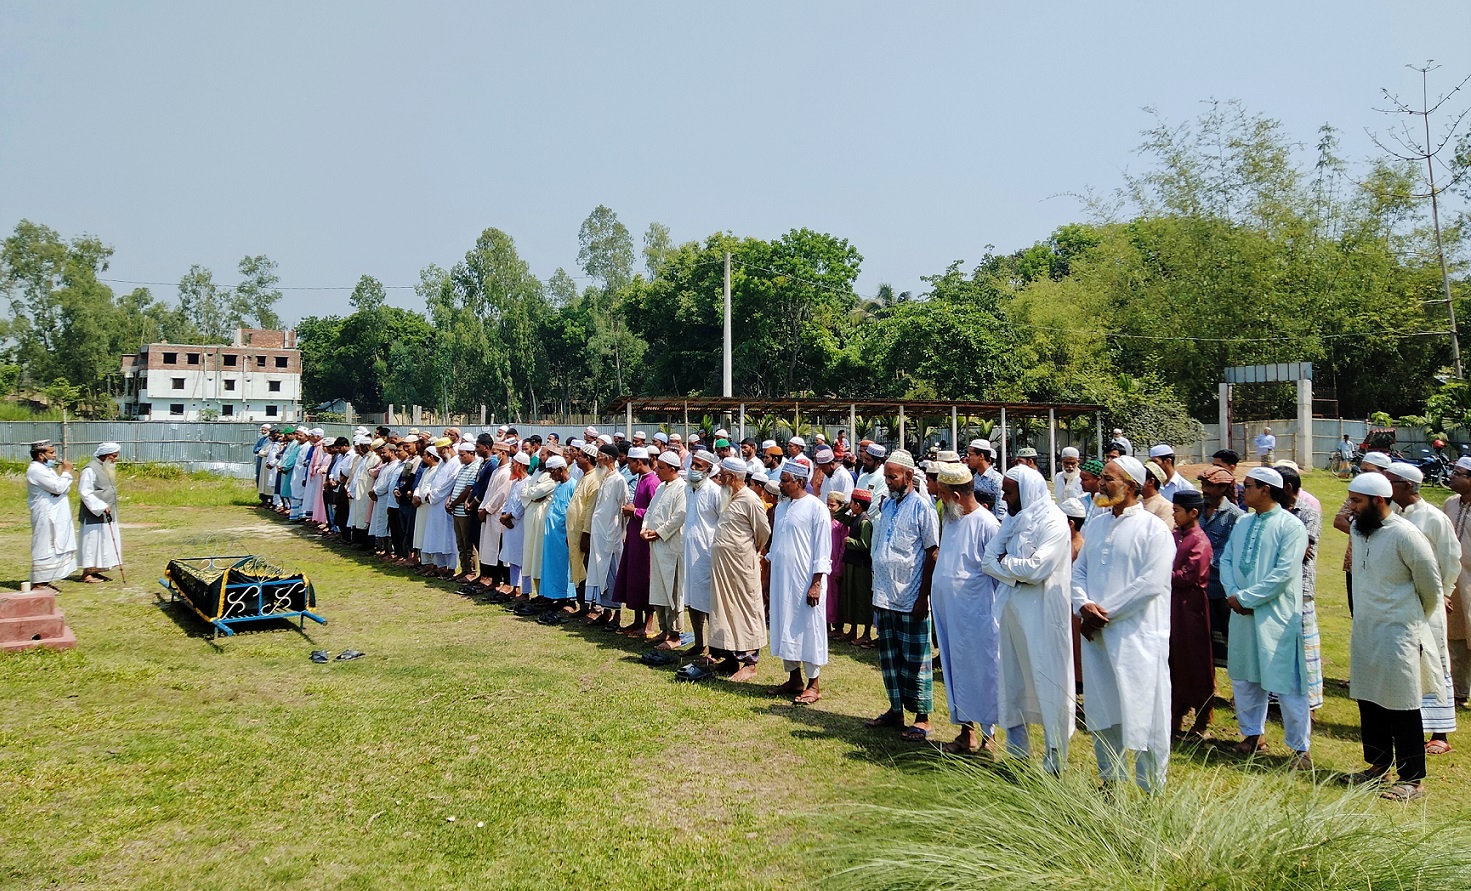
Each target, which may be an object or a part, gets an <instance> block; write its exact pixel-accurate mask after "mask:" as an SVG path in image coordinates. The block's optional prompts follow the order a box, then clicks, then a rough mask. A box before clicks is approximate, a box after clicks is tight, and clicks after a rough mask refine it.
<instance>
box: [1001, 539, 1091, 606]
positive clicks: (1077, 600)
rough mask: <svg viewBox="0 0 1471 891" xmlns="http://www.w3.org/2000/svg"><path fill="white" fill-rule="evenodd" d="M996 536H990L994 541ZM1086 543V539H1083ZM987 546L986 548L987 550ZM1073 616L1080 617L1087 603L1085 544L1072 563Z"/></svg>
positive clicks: (1086, 556) (1086, 557) (1086, 554)
mask: <svg viewBox="0 0 1471 891" xmlns="http://www.w3.org/2000/svg"><path fill="white" fill-rule="evenodd" d="M997 537H998V536H994V535H993V536H992V537H991V540H992V541H995V540H996V538H997ZM1085 542H1086V539H1085ZM989 547H990V546H989V545H987V548H988V549H989ZM1072 593H1073V615H1081V614H1082V610H1083V604H1085V603H1087V602H1088V545H1087V544H1086V543H1085V544H1084V545H1083V549H1082V550H1081V551H1079V552H1078V559H1076V560H1074V561H1073V583H1072Z"/></svg>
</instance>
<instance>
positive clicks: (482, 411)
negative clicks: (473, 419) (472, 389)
mask: <svg viewBox="0 0 1471 891" xmlns="http://www.w3.org/2000/svg"><path fill="white" fill-rule="evenodd" d="M480 426H481V427H484V426H485V403H484V402H482V403H480Z"/></svg>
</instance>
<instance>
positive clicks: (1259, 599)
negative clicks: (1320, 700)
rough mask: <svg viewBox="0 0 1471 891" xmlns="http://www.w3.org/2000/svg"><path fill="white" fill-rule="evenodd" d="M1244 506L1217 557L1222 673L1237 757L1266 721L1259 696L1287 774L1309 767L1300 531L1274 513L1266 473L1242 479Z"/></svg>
mask: <svg viewBox="0 0 1471 891" xmlns="http://www.w3.org/2000/svg"><path fill="white" fill-rule="evenodd" d="M1242 485H1243V486H1244V487H1245V498H1246V506H1247V507H1249V508H1251V509H1252V510H1253V511H1254V513H1251V514H1248V515H1246V516H1245V517H1242V518H1241V519H1240V520H1238V521H1236V526H1235V528H1234V529H1232V530H1231V537H1230V538H1229V539H1228V540H1227V541H1226V552H1225V553H1224V554H1222V555H1221V585H1222V587H1223V588H1225V590H1226V602H1227V604H1229V605H1230V607H1231V610H1232V615H1231V632H1230V635H1229V636H1228V641H1229V643H1228V646H1227V650H1226V673H1227V674H1228V675H1229V676H1230V678H1231V689H1232V692H1233V693H1234V695H1235V697H1236V719H1237V722H1238V724H1240V727H1241V735H1242V740H1241V742H1240V743H1239V744H1237V746H1236V751H1237V753H1238V754H1242V755H1252V754H1255V753H1256V752H1258V751H1261V749H1262V748H1264V744H1263V743H1262V741H1261V737H1262V733H1263V731H1264V729H1265V724H1266V719H1267V695H1268V694H1269V693H1273V694H1276V696H1277V701H1278V703H1279V704H1280V705H1281V707H1282V726H1283V735H1284V737H1285V739H1284V742H1286V743H1287V746H1288V748H1290V749H1292V750H1293V752H1294V753H1295V757H1294V760H1293V766H1294V767H1309V766H1311V764H1312V762H1311V760H1310V759H1309V756H1308V736H1309V734H1310V732H1311V729H1312V710H1311V709H1309V708H1308V685H1307V654H1306V651H1305V650H1304V648H1303V635H1302V558H1303V554H1304V553H1306V551H1307V547H1308V531H1307V527H1306V526H1304V525H1303V524H1302V522H1301V521H1300V520H1298V519H1297V517H1295V516H1293V515H1292V514H1290V513H1288V512H1287V511H1286V510H1285V509H1283V508H1282V506H1281V505H1282V503H1283V500H1284V499H1285V498H1286V492H1285V490H1284V489H1283V484H1282V475H1281V474H1279V473H1277V471H1275V470H1272V469H1271V468H1269V467H1254V468H1252V469H1251V470H1250V471H1249V472H1248V473H1247V474H1246V481H1245V482H1244V483H1243V484H1242Z"/></svg>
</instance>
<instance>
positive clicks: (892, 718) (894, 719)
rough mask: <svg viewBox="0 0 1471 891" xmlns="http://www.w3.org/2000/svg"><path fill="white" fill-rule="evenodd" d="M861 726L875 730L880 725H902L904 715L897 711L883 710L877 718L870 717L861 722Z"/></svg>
mask: <svg viewBox="0 0 1471 891" xmlns="http://www.w3.org/2000/svg"><path fill="white" fill-rule="evenodd" d="M863 726H864V727H867V728H868V729H869V730H877V729H879V728H881V727H903V726H904V716H903V715H900V714H899V713H898V712H884V713H883V714H882V715H879V716H878V717H877V718H870V719H869V720H867V721H864V722H863Z"/></svg>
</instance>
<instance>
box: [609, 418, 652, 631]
mask: <svg viewBox="0 0 1471 891" xmlns="http://www.w3.org/2000/svg"><path fill="white" fill-rule="evenodd" d="M628 470H629V472H630V473H632V474H633V476H634V479H635V480H637V482H636V483H635V484H634V489H633V501H631V502H629V503H628V504H625V505H623V513H624V514H625V515H626V516H627V517H628V528H627V529H626V530H625V532H624V534H623V557H622V558H621V559H620V560H619V561H618V577H617V578H616V579H615V580H614V582H613V601H614V602H615V603H619V602H621V603H622V604H623V606H624V607H625V608H626V609H630V610H633V621H632V622H630V623H629V624H628V625H627V626H625V627H623V628H620V629H619V630H618V631H619V633H620V634H627V635H628V636H630V637H648V636H649V635H650V634H651V633H652V629H651V628H650V627H649V626H650V625H651V624H652V623H653V620H654V611H653V610H651V609H649V543H648V542H647V541H644V539H643V536H642V535H640V534H639V533H640V532H642V531H643V530H644V511H646V510H648V508H649V502H650V501H653V500H654V490H655V489H657V488H659V477H658V476H657V475H656V474H655V473H654V472H653V469H652V465H651V462H650V461H649V452H648V449H645V448H644V447H643V446H634V447H633V448H631V449H629V450H628Z"/></svg>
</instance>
